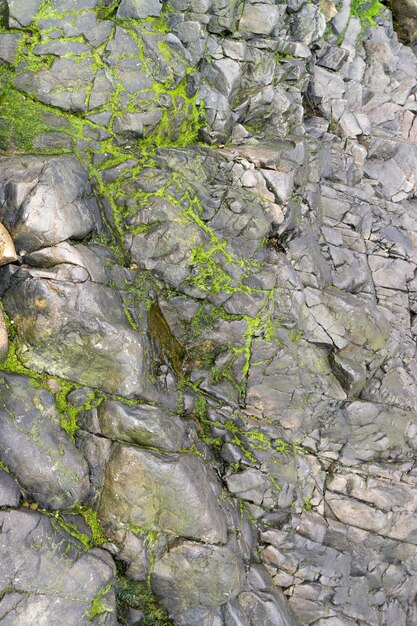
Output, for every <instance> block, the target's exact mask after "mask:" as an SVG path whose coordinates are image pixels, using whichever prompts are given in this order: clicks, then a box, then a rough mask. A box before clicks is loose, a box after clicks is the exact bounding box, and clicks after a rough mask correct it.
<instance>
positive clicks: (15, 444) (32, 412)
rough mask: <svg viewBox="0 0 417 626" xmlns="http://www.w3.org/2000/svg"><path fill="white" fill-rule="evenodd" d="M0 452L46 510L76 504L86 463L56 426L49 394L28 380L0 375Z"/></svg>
mask: <svg viewBox="0 0 417 626" xmlns="http://www.w3.org/2000/svg"><path fill="white" fill-rule="evenodd" d="M0 395H1V410H0V432H1V443H0V456H1V459H2V461H3V462H4V463H5V464H6V465H7V467H8V468H9V469H10V471H11V472H12V473H13V474H14V475H15V476H16V477H17V478H18V480H19V482H20V485H21V486H22V487H23V488H24V489H25V491H26V492H27V493H28V494H30V496H31V498H33V499H34V500H35V501H38V502H40V503H41V504H42V505H43V506H45V507H47V508H51V509H66V508H68V507H70V506H72V505H73V504H76V503H78V502H82V501H83V500H84V499H85V498H86V496H87V494H88V491H89V487H90V485H89V480H88V470H87V464H86V463H85V461H84V459H83V458H82V457H81V455H80V453H79V452H78V451H77V450H76V449H75V447H74V444H73V443H72V442H71V439H70V438H69V436H68V435H67V433H66V432H65V431H63V430H62V428H61V427H60V421H59V414H58V411H57V409H56V407H55V401H54V397H53V396H52V394H51V393H49V392H48V391H46V390H45V389H41V388H37V387H34V386H33V385H32V384H31V381H30V379H29V378H26V377H25V376H18V375H15V374H3V375H2V377H1V384H0Z"/></svg>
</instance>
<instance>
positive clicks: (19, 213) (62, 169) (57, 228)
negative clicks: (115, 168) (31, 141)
mask: <svg viewBox="0 0 417 626" xmlns="http://www.w3.org/2000/svg"><path fill="white" fill-rule="evenodd" d="M0 172H1V179H2V180H1V184H0V206H1V208H0V216H1V219H2V222H3V223H4V225H5V226H6V228H7V229H8V230H9V232H10V234H11V236H12V238H13V240H14V243H15V245H16V247H17V250H18V252H21V251H22V250H24V251H26V252H32V251H33V250H37V249H39V248H42V247H45V246H51V245H54V244H56V243H59V242H60V241H63V240H65V239H69V238H74V239H81V238H82V237H85V236H86V235H87V234H88V233H89V232H91V230H92V229H93V227H94V223H95V219H94V209H93V205H92V204H91V203H90V201H89V200H88V197H87V172H86V170H85V169H84V168H83V166H82V165H81V163H80V162H79V161H78V159H76V158H75V157H74V156H70V155H65V156H55V157H35V156H23V157H15V158H13V159H10V158H4V157H3V158H2V159H0Z"/></svg>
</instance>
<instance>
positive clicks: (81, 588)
mask: <svg viewBox="0 0 417 626" xmlns="http://www.w3.org/2000/svg"><path fill="white" fill-rule="evenodd" d="M0 527H1V533H0V559H1V564H2V566H1V572H0V594H1V600H0V622H1V623H2V624H4V626H22V624H36V625H37V626H50V625H51V624H74V625H75V624H77V626H81V625H84V624H85V625H87V624H97V625H99V624H100V625H103V626H104V625H106V626H116V624H117V620H116V601H115V595H114V589H113V580H114V577H113V570H114V566H113V564H112V560H111V557H110V555H109V554H108V553H106V552H104V550H98V549H93V550H89V551H88V552H84V551H83V550H81V549H80V548H78V547H76V546H75V541H74V539H73V538H72V537H71V536H70V535H69V534H68V533H66V532H65V531H64V530H63V529H62V528H61V527H60V526H59V525H58V524H57V522H55V521H53V520H52V519H51V518H49V517H47V516H46V515H42V514H41V513H37V512H34V511H22V510H20V511H7V510H6V511H0ZM3 594H4V595H3ZM97 605H99V606H100V612H99V613H100V614H96V615H94V613H95V611H94V608H97Z"/></svg>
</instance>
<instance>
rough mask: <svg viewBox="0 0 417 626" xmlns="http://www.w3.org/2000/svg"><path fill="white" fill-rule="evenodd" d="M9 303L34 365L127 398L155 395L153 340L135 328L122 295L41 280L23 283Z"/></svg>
mask: <svg viewBox="0 0 417 626" xmlns="http://www.w3.org/2000/svg"><path fill="white" fill-rule="evenodd" d="M35 275H36V273H35ZM15 278H18V276H16V277H15ZM84 280H85V279H84ZM4 305H5V309H6V311H7V313H8V315H9V316H10V317H11V318H12V319H14V320H15V322H16V332H17V345H18V352H19V354H21V355H22V356H23V355H24V359H25V363H26V364H27V365H28V366H29V367H32V368H33V369H35V370H37V371H40V372H43V371H48V372H49V373H50V374H53V375H56V376H60V377H62V378H69V379H70V380H74V381H77V382H79V383H80V384H82V385H86V386H88V387H95V388H100V389H103V390H105V391H108V392H110V393H116V394H120V395H122V396H125V397H132V396H135V395H136V396H139V395H141V396H144V397H148V399H153V398H154V397H155V393H154V385H153V384H152V383H151V382H150V381H149V378H148V370H147V365H146V356H145V350H146V346H147V340H146V338H145V336H144V334H140V333H139V332H137V331H136V330H133V329H132V327H131V326H130V324H129V322H128V320H127V318H126V315H125V311H124V308H123V303H122V300H121V297H120V295H119V293H118V292H117V291H115V290H113V289H110V288H108V287H105V286H103V285H99V284H96V283H85V282H82V283H78V284H71V283H70V282H66V281H64V282H55V281H51V280H47V279H46V280H45V279H42V278H36V277H35V278H28V279H27V280H20V281H19V280H17V281H16V282H15V283H14V285H13V286H11V288H10V289H9V290H8V292H7V293H6V295H5V297H4ZM40 312H41V313H40ZM143 315H145V311H143ZM144 319H145V318H144Z"/></svg>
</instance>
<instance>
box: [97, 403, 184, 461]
mask: <svg viewBox="0 0 417 626" xmlns="http://www.w3.org/2000/svg"><path fill="white" fill-rule="evenodd" d="M98 419H99V424H100V434H102V435H104V436H105V437H108V438H109V439H113V440H115V441H123V442H126V443H134V444H137V445H141V446H149V447H151V446H154V447H157V448H159V449H161V450H166V451H171V452H174V451H178V450H179V449H180V448H181V447H182V446H183V445H184V443H185V429H184V425H183V424H182V422H181V421H180V419H179V418H178V417H177V416H175V415H170V414H169V413H168V412H167V411H164V410H163V409H161V408H159V407H156V406H151V405H146V404H144V405H140V404H136V405H133V406H129V405H125V404H122V403H121V402H116V401H114V400H106V401H105V402H102V403H101V404H100V406H99V408H98Z"/></svg>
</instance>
